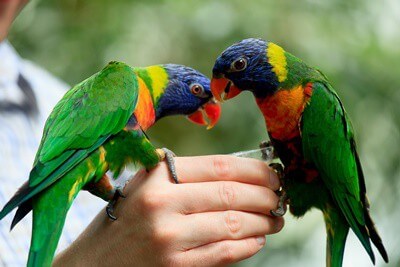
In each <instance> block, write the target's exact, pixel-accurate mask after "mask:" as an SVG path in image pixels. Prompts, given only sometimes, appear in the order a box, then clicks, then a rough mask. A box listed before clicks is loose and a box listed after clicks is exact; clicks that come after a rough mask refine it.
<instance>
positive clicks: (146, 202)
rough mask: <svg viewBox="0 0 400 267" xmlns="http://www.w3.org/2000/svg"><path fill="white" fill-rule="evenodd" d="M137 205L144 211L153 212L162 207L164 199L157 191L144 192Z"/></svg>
mask: <svg viewBox="0 0 400 267" xmlns="http://www.w3.org/2000/svg"><path fill="white" fill-rule="evenodd" d="M139 203H140V205H141V206H142V208H143V209H144V210H145V211H154V210H159V209H160V208H162V207H164V205H165V203H166V198H165V196H164V195H163V194H162V193H159V192H157V191H146V192H143V193H142V196H141V198H140V199H139Z"/></svg>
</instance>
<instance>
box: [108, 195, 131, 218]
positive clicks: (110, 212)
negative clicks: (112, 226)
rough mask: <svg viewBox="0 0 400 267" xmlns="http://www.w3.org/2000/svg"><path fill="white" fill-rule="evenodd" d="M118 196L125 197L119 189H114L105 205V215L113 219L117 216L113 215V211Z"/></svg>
mask: <svg viewBox="0 0 400 267" xmlns="http://www.w3.org/2000/svg"><path fill="white" fill-rule="evenodd" d="M119 198H126V197H125V195H124V194H123V193H122V190H121V189H116V190H115V193H114V196H113V198H112V199H111V200H110V201H109V202H108V204H107V207H106V213H107V216H108V218H110V219H111V220H113V221H115V220H117V217H115V215H114V214H113V213H114V205H115V204H116V203H117V201H118V199H119Z"/></svg>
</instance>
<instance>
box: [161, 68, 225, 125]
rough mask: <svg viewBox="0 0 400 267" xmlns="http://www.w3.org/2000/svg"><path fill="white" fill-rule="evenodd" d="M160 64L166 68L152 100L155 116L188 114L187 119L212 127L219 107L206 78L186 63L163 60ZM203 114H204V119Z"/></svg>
mask: <svg viewBox="0 0 400 267" xmlns="http://www.w3.org/2000/svg"><path fill="white" fill-rule="evenodd" d="M162 67H163V68H164V69H165V71H166V72H167V75H168V84H167V87H166V88H165V90H164V92H163V94H162V95H161V96H160V98H159V100H158V102H157V104H156V118H157V119H160V118H162V117H165V116H169V115H188V118H189V120H191V121H193V122H195V123H197V124H202V125H206V124H208V128H211V127H213V126H214V125H215V124H216V123H217V121H218V119H219V116H220V112H221V109H220V105H219V103H217V101H216V100H215V99H214V98H213V95H212V92H211V89H210V79H209V78H207V77H206V76H205V75H203V74H202V73H200V72H198V71H196V70H194V69H192V68H189V67H186V66H182V65H177V64H165V65H162ZM203 111H204V112H203ZM204 115H205V116H204ZM204 117H207V119H208V120H209V122H208V123H207V122H206V120H205V118H204Z"/></svg>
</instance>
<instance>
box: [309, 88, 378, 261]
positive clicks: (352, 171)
mask: <svg viewBox="0 0 400 267" xmlns="http://www.w3.org/2000/svg"><path fill="white" fill-rule="evenodd" d="M301 133H302V142H303V151H304V156H305V158H306V159H307V160H309V161H311V162H313V163H314V164H315V165H316V166H317V168H318V170H319V172H320V175H321V177H322V179H323V181H324V183H325V185H326V186H327V188H328V189H329V191H330V192H331V195H332V197H333V199H334V200H335V202H336V204H337V205H338V206H339V208H340V210H341V212H342V213H343V215H344V217H345V218H346V220H347V222H348V223H349V225H350V227H351V228H352V229H353V231H354V233H355V234H356V235H357V237H358V238H359V239H360V241H361V243H362V244H363V246H364V248H365V249H366V250H367V252H368V254H369V256H370V257H371V260H372V261H373V262H374V261H375V257H374V253H373V251H372V249H371V243H370V240H369V235H368V232H367V228H366V221H365V213H366V209H367V207H366V206H365V205H366V203H365V202H364V201H365V186H364V177H363V175H362V172H360V170H361V166H359V160H358V156H357V153H356V148H355V142H354V136H353V130H352V127H351V125H350V121H349V119H348V117H347V115H346V113H345V110H344V108H343V106H342V104H341V102H340V100H339V97H338V96H337V95H336V93H335V92H334V91H333V89H332V88H331V87H330V85H329V84H323V83H314V85H313V92H312V96H311V101H310V103H309V104H308V105H307V106H306V108H305V109H304V112H303V116H302V128H301ZM360 186H361V187H360ZM362 187H363V188H362Z"/></svg>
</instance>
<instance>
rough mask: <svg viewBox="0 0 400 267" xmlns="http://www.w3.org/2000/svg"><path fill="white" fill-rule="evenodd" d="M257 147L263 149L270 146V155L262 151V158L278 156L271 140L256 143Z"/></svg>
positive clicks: (275, 157)
mask: <svg viewBox="0 0 400 267" xmlns="http://www.w3.org/2000/svg"><path fill="white" fill-rule="evenodd" d="M258 147H259V148H260V149H265V148H272V156H269V155H268V154H267V153H266V152H265V151H262V158H263V159H264V160H267V159H271V158H272V159H277V158H278V155H277V154H276V153H275V149H274V146H273V145H272V142H271V141H262V142H261V143H260V144H259V145H258Z"/></svg>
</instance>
